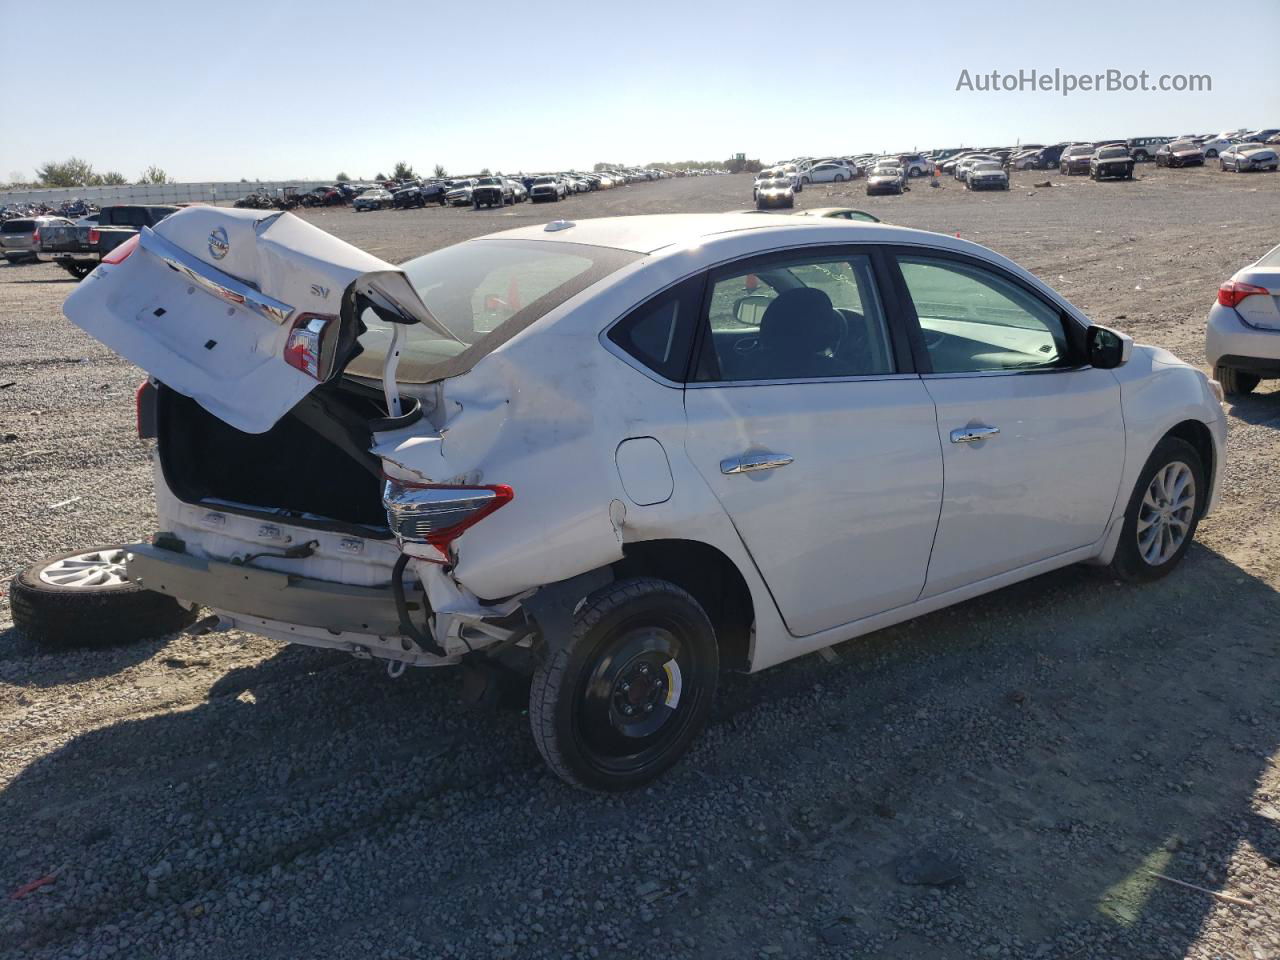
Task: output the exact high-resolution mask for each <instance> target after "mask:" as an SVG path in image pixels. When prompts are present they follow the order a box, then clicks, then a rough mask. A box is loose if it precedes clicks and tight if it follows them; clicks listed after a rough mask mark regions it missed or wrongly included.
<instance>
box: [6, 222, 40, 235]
mask: <svg viewBox="0 0 1280 960" xmlns="http://www.w3.org/2000/svg"><path fill="white" fill-rule="evenodd" d="M35 228H36V222H35V221H34V220H6V221H5V222H4V225H3V226H0V233H31V232H32V231H34V230H35Z"/></svg>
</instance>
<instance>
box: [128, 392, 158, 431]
mask: <svg viewBox="0 0 1280 960" xmlns="http://www.w3.org/2000/svg"><path fill="white" fill-rule="evenodd" d="M133 411H134V423H135V424H136V425H137V428H138V439H139V440H154V439H155V438H156V437H157V436H158V435H159V432H160V431H159V430H158V429H157V426H156V387H155V384H154V383H152V382H151V379H150V378H149V377H148V378H147V379H146V380H143V381H142V382H141V383H140V384H138V389H137V390H135V391H134V392H133Z"/></svg>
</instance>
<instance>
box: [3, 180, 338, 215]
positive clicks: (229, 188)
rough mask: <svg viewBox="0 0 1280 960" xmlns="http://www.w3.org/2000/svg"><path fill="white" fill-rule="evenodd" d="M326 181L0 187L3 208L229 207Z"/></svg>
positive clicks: (307, 187) (234, 181)
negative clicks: (77, 203) (76, 203)
mask: <svg viewBox="0 0 1280 960" xmlns="http://www.w3.org/2000/svg"><path fill="white" fill-rule="evenodd" d="M332 182H333V181H331V180H329V181H324V180H254V181H252V182H251V183H243V182H240V181H237V180H220V181H210V182H208V183H137V184H127V185H123V186H118V187H50V188H42V189H23V190H0V207H5V206H8V205H9V204H28V203H35V204H41V203H42V204H46V205H47V206H50V207H54V208H56V207H59V206H61V205H62V204H63V203H64V202H66V201H68V200H84V201H86V202H88V203H94V204H97V205H98V206H99V207H105V206H108V205H109V204H113V203H158V204H173V203H213V204H219V205H221V206H228V205H230V204H233V203H235V202H236V201H237V200H238V199H240V198H241V197H243V196H245V195H246V194H249V193H254V192H257V193H267V194H268V195H270V196H275V195H277V193H278V192H279V191H281V190H283V189H284V188H285V187H295V188H297V189H298V190H299V191H304V190H310V189H311V188H312V187H318V186H321V185H322V184H325V183H332Z"/></svg>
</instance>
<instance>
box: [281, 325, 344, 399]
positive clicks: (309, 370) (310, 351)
mask: <svg viewBox="0 0 1280 960" xmlns="http://www.w3.org/2000/svg"><path fill="white" fill-rule="evenodd" d="M338 326H339V324H338V318H337V317H333V316H323V315H321V314H317V313H304V314H302V315H301V316H300V317H298V319H297V320H295V321H294V323H293V330H291V331H290V332H289V339H288V341H287V342H286V343H285V345H284V361H285V363H287V364H289V366H291V367H293V368H294V369H296V370H301V371H302V372H303V373H305V374H306V375H307V376H309V377H314V378H315V379H317V380H319V381H320V382H321V383H323V382H324V381H326V380H328V379H329V375H330V374H331V373H332V372H333V360H334V344H333V339H334V335H335V334H336V333H337V330H338Z"/></svg>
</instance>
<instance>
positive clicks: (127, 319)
mask: <svg viewBox="0 0 1280 960" xmlns="http://www.w3.org/2000/svg"><path fill="white" fill-rule="evenodd" d="M122 249H123V248H122ZM366 308H372V309H374V310H375V311H376V313H377V315H378V316H379V317H381V318H382V319H384V320H389V321H391V322H394V323H399V324H412V323H423V324H426V325H427V326H428V327H430V328H431V329H432V330H436V331H437V332H439V331H443V332H444V333H445V335H447V336H451V335H449V334H448V332H447V330H445V328H444V327H443V326H441V325H440V324H439V322H438V321H437V320H436V319H435V318H434V317H432V315H431V313H430V311H429V310H428V309H427V308H426V306H425V305H424V304H423V303H422V300H421V299H420V298H419V297H418V294H417V292H416V291H415V290H414V288H413V286H412V284H410V283H409V280H408V278H407V277H406V276H405V275H404V273H403V272H401V271H400V270H398V269H396V268H395V267H393V266H392V265H391V264H389V263H386V262H385V261H383V260H379V259H378V258H377V257H374V256H371V255H370V254H367V253H365V252H363V251H361V250H359V249H357V248H356V247H353V246H351V245H350V244H348V243H345V242H343V241H341V240H339V239H337V238H336V237H334V236H332V235H330V234H328V233H325V232H324V231H323V230H320V229H319V228H317V227H314V226H312V225H311V224H309V223H307V222H306V221H304V220H302V219H300V218H298V217H295V216H293V215H292V214H288V213H275V214H270V215H267V216H263V212H262V211H257V210H236V209H222V208H217V207H204V206H201V207H189V208H187V209H185V210H181V211H179V212H177V213H175V214H173V215H171V216H169V217H167V218H166V219H165V220H163V221H162V222H161V223H159V224H157V225H156V227H155V228H154V229H151V228H147V227H144V228H143V229H142V231H141V233H140V234H139V239H138V245H137V247H136V248H135V249H133V251H132V252H131V253H127V254H126V255H125V256H124V258H123V259H121V260H119V262H116V263H111V262H110V261H109V260H108V261H107V262H104V263H103V264H102V266H101V267H99V268H98V269H97V270H95V271H94V272H93V273H92V274H90V275H89V277H87V278H86V279H85V280H84V281H83V282H82V283H81V284H80V286H79V287H77V288H76V290H75V292H74V293H72V294H71V296H69V297H68V298H67V301H66V303H65V305H64V307H63V312H64V313H65V314H66V315H67V318H68V319H70V320H71V322H72V323H74V324H75V325H76V326H78V327H80V328H81V329H83V330H84V331H85V332H86V333H88V334H89V335H90V336H92V337H94V338H95V339H97V340H100V341H101V342H103V343H104V344H106V345H107V346H108V347H110V348H111V349H112V350H114V351H116V352H117V353H119V354H120V355H121V356H123V357H125V358H126V359H128V360H130V361H132V362H133V363H135V364H137V365H138V366H140V367H142V368H143V369H144V370H146V371H147V372H148V373H150V374H152V375H153V376H155V377H156V378H158V379H159V380H161V381H163V382H164V383H165V384H167V385H168V386H170V387H172V388H173V389H174V390H176V391H178V392H179V393H182V394H184V395H186V396H188V397H191V398H192V399H193V400H195V401H196V402H197V403H199V404H200V405H201V406H202V407H204V408H205V409H206V410H208V411H209V412H210V413H212V414H213V415H214V416H216V417H218V418H219V419H221V420H223V421H225V422H226V423H228V424H230V425H231V426H233V427H236V428H237V429H239V430H242V431H244V432H246V433H263V432H265V431H267V430H269V429H270V428H271V427H272V426H273V425H274V424H275V423H276V422H277V421H278V420H280V418H281V417H283V416H284V415H285V414H286V413H287V412H288V411H289V410H291V409H292V408H293V407H294V406H295V405H296V404H297V403H298V402H299V401H300V400H302V398H303V397H305V396H306V395H307V394H308V393H310V392H311V391H312V390H313V389H314V388H315V387H317V386H319V385H320V384H321V383H323V382H325V381H326V380H330V379H332V378H334V377H336V376H338V375H340V374H341V372H342V369H343V368H344V367H345V365H346V364H347V363H348V362H349V361H350V360H351V359H352V358H353V357H355V356H356V355H357V354H358V353H359V352H360V347H359V345H358V343H357V340H358V338H359V336H360V334H361V333H363V332H364V324H363V323H362V322H361V320H360V316H361V314H362V313H363V312H364V310H365V309H366Z"/></svg>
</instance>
